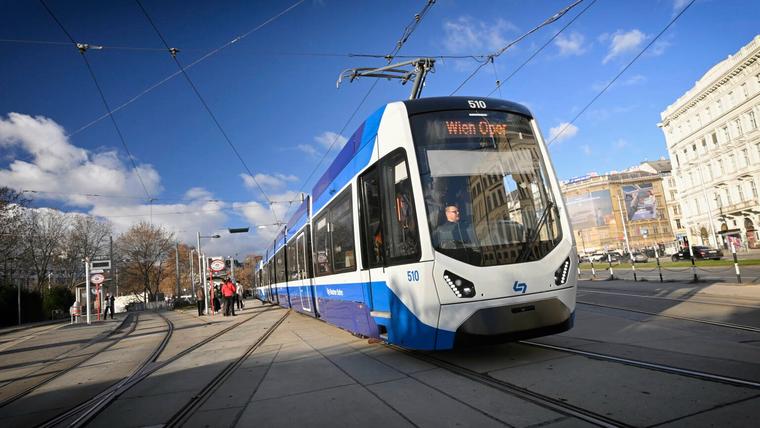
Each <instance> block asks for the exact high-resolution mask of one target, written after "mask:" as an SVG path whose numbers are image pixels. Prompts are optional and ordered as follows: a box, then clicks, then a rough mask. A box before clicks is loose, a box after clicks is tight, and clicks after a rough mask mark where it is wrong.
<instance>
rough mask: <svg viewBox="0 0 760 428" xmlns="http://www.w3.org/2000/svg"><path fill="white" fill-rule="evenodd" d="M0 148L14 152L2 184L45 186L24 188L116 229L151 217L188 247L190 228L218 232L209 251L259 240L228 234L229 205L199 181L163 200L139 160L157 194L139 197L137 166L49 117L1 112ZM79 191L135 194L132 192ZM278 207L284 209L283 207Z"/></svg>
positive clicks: (0, 172) (1, 172)
mask: <svg viewBox="0 0 760 428" xmlns="http://www.w3.org/2000/svg"><path fill="white" fill-rule="evenodd" d="M0 150H2V151H3V152H6V151H10V152H14V154H16V155H17V156H14V158H12V160H11V162H10V164H9V165H8V166H7V167H6V168H0V183H2V185H4V186H9V187H12V188H14V189H17V190H23V189H30V190H40V191H43V192H50V193H31V194H29V195H30V196H32V197H34V198H35V199H37V200H38V204H39V203H45V202H47V203H49V204H54V203H61V202H62V203H63V204H65V205H69V206H76V207H79V208H80V211H86V212H87V213H88V214H91V215H95V216H99V217H103V218H106V219H107V220H109V221H110V222H111V223H112V224H113V227H114V234H115V236H116V235H118V234H119V233H122V232H124V231H126V230H127V229H129V227H131V226H132V225H134V224H136V223H138V222H140V221H151V222H152V223H153V224H157V225H161V226H163V227H164V228H165V229H166V230H168V231H169V232H173V233H175V235H176V237H177V238H178V239H179V240H180V241H181V242H184V243H186V244H189V245H192V246H195V242H196V233H197V232H201V233H203V234H212V233H219V234H220V235H223V237H224V238H223V239H212V240H205V241H204V242H203V248H204V251H207V253H211V254H219V255H222V254H224V255H232V254H234V252H239V253H240V254H241V255H243V254H247V253H250V252H253V251H255V250H260V249H261V248H263V247H264V246H265V245H266V242H265V240H264V238H263V237H261V236H260V235H259V234H257V233H256V231H251V233H249V234H247V235H229V234H227V233H226V228H227V227H228V222H229V221H230V219H231V217H230V216H229V211H230V210H231V207H230V204H229V203H225V202H220V201H214V200H213V199H214V195H213V194H212V193H211V192H209V191H208V190H206V189H204V188H202V187H192V188H190V189H189V190H187V191H186V192H185V194H184V196H183V201H182V202H178V203H162V202H163V201H162V199H161V198H160V196H159V193H160V191H161V186H160V182H161V178H160V176H159V173H158V172H157V171H156V170H155V169H154V168H153V167H152V166H150V165H146V164H139V163H138V165H137V171H138V172H139V174H140V176H141V177H142V180H143V181H144V182H145V185H146V187H147V188H148V191H149V192H150V193H151V196H153V197H158V198H159V199H157V200H156V201H154V202H153V203H152V204H150V203H147V197H145V198H144V199H141V197H142V196H143V195H144V192H143V189H142V186H141V185H140V183H139V180H138V178H137V174H136V171H135V170H134V169H133V168H131V165H129V162H128V161H126V160H125V159H121V158H120V157H119V156H118V153H117V151H116V150H113V149H107V150H105V151H101V152H97V153H93V152H90V151H88V150H85V149H82V148H78V147H76V146H74V145H73V144H71V142H70V141H69V140H68V138H67V137H66V134H65V132H64V129H63V128H62V127H61V126H60V125H58V124H57V123H56V122H55V121H54V120H52V119H50V118H45V117H32V116H29V115H24V114H19V113H10V114H9V115H8V116H7V118H6V117H1V116H0ZM22 159H23V160H22ZM275 178H276V179H277V180H280V181H285V182H287V181H292V180H294V179H296V177H294V176H290V175H283V174H277V175H276V176H275ZM85 194H98V195H104V196H108V195H111V196H113V195H134V196H136V197H137V198H129V197H127V198H123V197H117V198H110V197H92V196H86V195H85ZM43 209H47V208H43ZM280 209H281V210H285V209H287V206H285V207H282V208H280ZM71 215H74V213H73V212H72V213H71ZM257 245H258V246H257Z"/></svg>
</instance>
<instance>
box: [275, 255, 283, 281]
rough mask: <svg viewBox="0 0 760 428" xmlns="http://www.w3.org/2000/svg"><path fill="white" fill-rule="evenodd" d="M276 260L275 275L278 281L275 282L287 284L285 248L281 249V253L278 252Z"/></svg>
mask: <svg viewBox="0 0 760 428" xmlns="http://www.w3.org/2000/svg"><path fill="white" fill-rule="evenodd" d="M274 259H275V265H276V266H275V271H276V272H275V275H276V277H275V278H276V279H275V282H277V283H280V282H285V250H284V247H283V248H280V251H278V252H277V254H275V256H274Z"/></svg>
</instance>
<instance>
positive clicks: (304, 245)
mask: <svg viewBox="0 0 760 428" xmlns="http://www.w3.org/2000/svg"><path fill="white" fill-rule="evenodd" d="M308 236H309V233H308V226H307V228H306V229H304V230H303V231H301V233H299V234H298V237H296V239H295V246H294V248H293V258H292V261H293V263H294V264H295V265H294V269H293V270H292V271H291V272H292V274H293V276H294V281H293V283H294V284H295V288H297V289H298V291H297V292H296V293H295V294H296V295H297V296H298V300H299V302H298V306H299V309H300V310H301V311H303V312H306V313H309V314H311V315H313V314H314V311H313V307H314V306H313V300H314V296H313V288H312V285H311V279H310V274H309V273H310V269H309V266H310V263H309V260H310V257H309V255H310V251H309V248H310V245H308ZM293 300H295V299H293Z"/></svg>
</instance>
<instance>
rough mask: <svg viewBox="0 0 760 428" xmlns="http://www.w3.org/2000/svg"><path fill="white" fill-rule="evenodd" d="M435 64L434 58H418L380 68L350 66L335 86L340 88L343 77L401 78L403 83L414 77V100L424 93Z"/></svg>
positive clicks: (411, 94) (339, 77) (410, 97)
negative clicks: (427, 79) (427, 78)
mask: <svg viewBox="0 0 760 428" xmlns="http://www.w3.org/2000/svg"><path fill="white" fill-rule="evenodd" d="M434 65H435V59H434V58H417V59H413V60H411V61H404V62H399V63H396V64H388V65H386V66H384V67H378V68H371V67H362V68H349V69H347V70H344V71H343V72H341V73H340V75H338V81H337V82H336V84H335V86H336V87H337V88H340V84H341V82H343V79H348V80H349V82H353V81H354V80H356V79H358V78H359V77H377V78H384V79H399V80H401V84H402V85H405V84H406V82H408V81H409V80H412V79H414V80H413V85H412V91H411V93H410V94H409V99H410V100H414V99H417V98H419V97H420V94H421V93H422V87H423V85H424V83H425V77H426V76H427V74H428V73H429V72H431V71H432V70H433V66H434ZM409 66H412V68H411V69H408V68H406V67H409Z"/></svg>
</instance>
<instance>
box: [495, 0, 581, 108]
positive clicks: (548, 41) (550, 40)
mask: <svg viewBox="0 0 760 428" xmlns="http://www.w3.org/2000/svg"><path fill="white" fill-rule="evenodd" d="M595 3H596V0H591V2H590V3H589V4H588V5H587V6H586V7H585V8H583V10H581V11H580V12H579V13H578V14H577V15H575V16H574V17H573V19H571V20H570V21H568V23H567V24H565V26H564V27H562V28H560V29H559V31H557V32H556V33H555V34H554V35H553V36H552V37H551V38H550V39H549V40H547V41H546V43H544V44H543V45H541V47H540V48H538V49H536V50H535V51H534V52H533V54H531V56H529V57H528V59H526V60H525V61H523V62H522V64H520V65H519V66H518V67H517V68H516V69H515V70H514V71H512V73H510V74H509V76H507V77H506V78H505V79H504V80H502V81H500V82H499V83H497V84H496V87H495V88H494V89H493V90H492V91H491V92H489V93H488V95H486V96H487V97H490V96H491V95H493V93H494V92H496V91H497V90H498V91H499V96H501V87H502V86H504V84H505V83H507V82H508V81H509V80H510V79H511V78H512V76H514V75H515V74H517V73H518V72H519V71H520V70H522V69H523V67H525V66H526V65H528V63H529V62H531V61H532V60H533V58H535V57H536V56H537V55H538V54H539V53H541V51H543V50H544V49H545V48H546V47H547V46H549V45H550V44H551V42H553V41H554V39H556V38H557V37H559V35H560V34H562V32H563V31H565V30H566V29H567V27H569V26H571V25H572V24H573V23H574V22H575V21H576V20H577V19H578V18H580V17H581V15H583V14H584V13H586V11H587V10H589V8H591V6H593V5H594V4H595Z"/></svg>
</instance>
